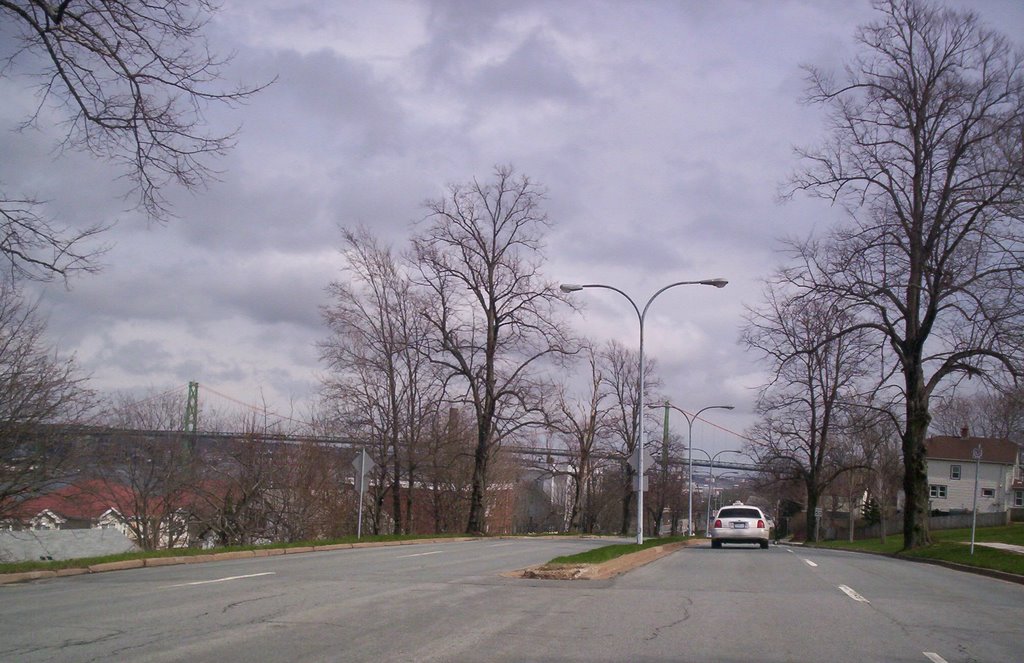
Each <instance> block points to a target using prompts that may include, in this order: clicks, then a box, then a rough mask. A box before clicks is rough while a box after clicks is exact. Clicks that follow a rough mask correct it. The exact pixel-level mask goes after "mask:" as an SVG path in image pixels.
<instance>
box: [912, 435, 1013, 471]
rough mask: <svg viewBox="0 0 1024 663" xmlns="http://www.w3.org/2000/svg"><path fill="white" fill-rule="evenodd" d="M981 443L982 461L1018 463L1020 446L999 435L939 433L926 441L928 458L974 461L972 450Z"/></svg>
mask: <svg viewBox="0 0 1024 663" xmlns="http://www.w3.org/2000/svg"><path fill="white" fill-rule="evenodd" d="M979 444H980V445H981V462H983V463H995V464H998V465H1016V464H1017V456H1018V454H1019V453H1020V448H1019V447H1018V446H1017V445H1016V444H1014V443H1013V442H1011V441H1009V440H1007V439H1004V438H998V437H953V436H949V435H937V436H935V437H930V438H928V439H927V440H926V441H925V450H926V455H927V457H928V458H935V459H943V460H963V461H969V462H973V461H974V458H973V457H972V456H971V452H972V451H973V450H974V449H975V448H976V447H977V446H978V445H979Z"/></svg>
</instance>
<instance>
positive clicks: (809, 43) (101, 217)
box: [0, 0, 1024, 450]
mask: <svg viewBox="0 0 1024 663" xmlns="http://www.w3.org/2000/svg"><path fill="white" fill-rule="evenodd" d="M950 4H952V5H953V6H957V7H971V8H974V9H975V10H977V11H978V13H979V14H980V15H981V17H982V19H983V20H984V21H985V22H986V23H988V24H990V25H991V26H993V27H997V28H998V29H1000V30H1002V31H1003V32H1004V33H1006V34H1008V35H1010V36H1011V37H1013V36H1015V35H1019V34H1021V32H1022V29H1024V3H1021V2H1019V0H975V1H974V2H970V1H968V0H950ZM875 16H876V14H875V12H874V11H873V10H872V9H871V6H870V4H869V3H868V2H867V1H865V0H834V1H833V0H774V1H754V0H750V1H741V0H722V1H720V2H698V1H696V0H682V1H668V0H665V1H651V2H639V1H636V2H624V1H623V2H613V1H607V2H602V1H599V0H590V1H583V0H565V1H554V0H551V1H542V0H535V1H531V0H525V1H519V2H507V1H504V2H492V1H484V0H482V1H472V0H452V1H440V0H438V1H429V0H407V1H402V2H389V1H386V0H368V1H365V2H344V3H332V2H327V3H324V2H300V1H295V2H281V1H280V0H278V1H276V2H274V1H271V0H246V1H242V0H226V1H225V2H224V3H223V6H222V8H221V10H220V11H219V12H218V13H217V14H216V15H215V16H214V17H213V20H212V22H211V24H210V25H209V26H208V30H207V36H208V38H209V41H210V43H211V44H212V45H213V47H214V48H215V49H216V50H217V51H218V52H220V53H222V54H233V60H232V62H231V63H230V65H229V66H228V67H227V68H226V69H225V71H224V76H225V79H226V80H227V81H231V82H243V83H247V84H259V83H263V82H266V81H269V80H271V79H275V82H274V83H273V84H272V85H271V86H269V87H268V88H267V89H266V90H264V91H263V92H261V93H259V94H258V95H256V96H255V97H254V98H252V99H251V100H250V101H249V102H248V103H247V104H245V105H243V106H241V107H239V108H234V109H215V110H213V111H212V112H211V114H210V122H211V124H212V126H214V127H215V128H224V129H228V130H230V129H231V128H233V127H237V128H238V129H239V133H238V141H237V145H236V147H235V148H234V149H233V150H232V151H231V152H230V153H229V154H228V155H227V156H226V157H224V158H222V159H220V160H219V161H217V162H216V167H217V168H218V170H219V171H220V175H219V178H218V181H216V182H212V183H211V184H210V185H209V186H208V187H206V188H204V189H202V190H198V191H193V192H187V191H182V190H173V189H172V190H168V191H167V192H166V193H167V196H168V198H169V199H170V201H171V202H172V204H173V211H174V214H175V218H173V219H170V220H169V221H168V222H166V223H164V224H153V223H149V222H147V221H146V219H145V218H144V217H143V216H142V215H141V214H139V213H138V212H137V211H134V210H132V209H131V205H130V204H129V203H128V202H126V201H125V199H124V197H123V196H124V193H125V191H126V188H127V185H126V183H125V182H124V181H123V180H122V179H119V175H120V173H119V171H118V170H117V169H116V168H115V167H114V166H113V165H111V164H108V163H106V162H104V161H102V160H97V159H96V158H94V157H90V156H87V155H84V154H80V153H75V152H68V151H63V152H61V151H59V150H58V149H57V146H56V142H57V140H59V137H60V133H59V131H58V130H57V129H55V128H54V126H55V124H56V122H57V121H59V119H60V118H59V116H57V115H53V111H52V110H51V109H48V108H44V109H43V118H42V119H43V120H44V121H43V122H40V123H39V126H38V127H36V128H31V129H28V130H22V131H16V130H15V129H16V128H17V126H18V124H19V122H20V121H21V120H23V119H24V118H25V116H26V114H27V113H29V112H31V111H32V110H33V109H34V108H35V106H36V104H37V103H38V102H37V101H36V100H35V99H34V97H33V94H32V91H31V89H30V87H29V83H30V81H27V79H25V78H24V77H19V76H2V77H0V99H4V100H5V101H4V103H3V104H0V183H2V184H3V186H4V187H5V188H6V189H7V191H17V192H27V193H31V194H33V195H35V196H37V197H38V198H41V199H45V200H47V201H50V202H49V205H48V210H49V211H50V213H51V214H52V215H53V216H54V217H55V218H58V219H60V220H62V221H64V222H66V223H68V224H70V225H76V226H82V227H84V226H86V225H89V224H92V223H95V222H103V223H109V222H114V223H115V225H114V226H113V227H112V228H111V229H110V230H109V231H108V232H107V233H105V234H104V235H103V238H102V239H103V241H104V242H105V243H107V244H109V247H110V248H109V250H108V251H107V253H106V254H105V255H104V256H103V259H102V263H103V266H104V268H103V269H102V271H100V272H99V273H98V274H94V275H84V276H80V277H77V278H75V279H73V280H72V281H71V282H70V283H69V284H68V285H67V286H65V284H63V283H60V282H54V283H49V284H32V285H31V286H30V291H31V293H32V296H33V297H35V298H37V299H38V301H39V306H40V311H41V312H42V313H43V314H44V315H45V316H46V317H47V319H48V321H49V334H50V338H51V339H52V342H53V343H54V345H55V346H56V347H57V348H59V350H60V351H61V352H62V353H65V354H73V355H74V356H75V357H76V360H77V362H78V363H79V365H80V367H81V368H82V370H83V371H84V372H85V373H87V374H88V375H90V376H91V386H92V387H93V388H94V389H97V390H100V391H103V392H113V391H122V392H130V393H135V392H139V393H141V392H163V391H167V390H171V389H175V388H180V390H181V394H182V399H183V402H184V394H185V385H186V384H187V383H188V382H189V381H192V380H195V381H198V382H199V383H200V400H201V401H203V400H204V398H214V394H212V393H211V392H216V394H217V395H226V396H230V397H231V398H233V399H236V400H237V401H240V402H243V403H249V404H259V405H262V404H264V403H265V404H266V405H267V406H268V407H269V408H270V409H272V410H274V411H276V412H278V413H281V414H285V415H287V414H296V415H301V414H302V413H304V412H306V411H308V409H309V407H310V405H311V403H312V401H313V398H314V396H315V394H316V391H317V389H318V386H319V384H320V379H321V377H322V376H323V371H324V369H323V366H322V365H321V363H320V361H319V359H318V353H317V349H316V343H317V341H319V340H322V339H323V338H325V335H326V328H325V326H324V324H323V322H322V318H321V313H320V307H321V306H322V305H324V304H326V303H327V296H326V290H325V289H326V287H327V285H328V283H329V282H330V281H331V280H334V279H338V278H340V277H341V276H342V272H341V260H340V256H339V252H338V249H339V247H340V244H341V242H340V232H339V227H341V226H346V227H354V226H356V225H359V224H361V225H364V226H366V227H368V228H369V229H371V230H372V231H373V232H374V233H376V234H377V235H378V236H379V237H380V238H382V239H383V240H384V241H386V242H388V243H390V244H392V245H393V246H394V247H395V248H396V249H397V250H401V249H404V248H405V246H406V243H407V241H408V238H409V237H410V235H411V233H412V231H413V224H414V223H415V222H416V221H418V220H420V219H422V218H423V217H424V215H425V210H424V206H423V204H424V202H425V201H427V200H430V199H434V198H437V197H439V196H441V195H443V193H444V191H445V187H446V186H447V185H448V184H451V183H460V182H466V181H469V180H471V179H472V178H478V179H481V180H485V179H487V178H488V177H489V176H490V175H491V173H492V172H493V170H494V167H495V166H496V165H499V164H510V165H512V166H514V167H515V169H516V170H517V172H519V173H522V174H526V175H528V176H529V177H530V178H532V179H533V180H535V181H537V182H539V183H540V184H542V185H543V186H544V187H545V189H546V191H547V198H546V201H545V211H546V212H547V214H548V216H549V218H550V220H551V221H552V222H553V228H552V230H551V232H550V234H549V235H548V237H547V246H546V250H545V254H546V257H547V264H546V267H545V274H546V276H547V277H548V278H550V279H551V280H553V281H557V282H569V283H604V284H609V285H613V286H615V287H618V288H620V289H622V290H624V291H625V292H627V293H629V294H630V295H631V296H632V297H633V298H634V300H636V301H637V302H638V304H640V305H641V306H642V305H643V303H644V302H645V301H646V300H647V299H648V297H650V296H651V295H652V294H653V293H654V292H656V291H657V290H658V289H659V288H661V287H662V286H664V285H667V284H669V283H673V282H676V281H683V280H698V279H706V278H714V277H722V278H726V279H728V280H729V286H728V287H726V288H724V289H721V290H719V289H715V288H709V287H694V286H686V287H679V288H675V289H672V290H669V291H667V292H665V293H663V294H662V295H661V296H659V298H658V299H657V300H656V301H655V302H654V303H653V304H652V305H651V309H650V313H649V315H648V317H647V319H646V324H645V335H646V338H645V352H646V356H647V357H648V358H649V359H653V360H655V361H656V362H657V366H658V372H659V375H660V378H661V379H662V381H663V383H664V387H663V389H662V395H663V396H665V397H667V398H669V399H670V400H671V402H672V403H673V404H674V405H677V406H678V407H681V408H683V409H685V410H687V411H689V412H694V411H696V410H698V409H700V408H702V407H705V406H707V405H718V404H731V405H734V406H735V410H734V411H732V412H724V411H718V412H711V413H708V418H709V419H712V420H714V421H715V422H716V423H719V424H721V425H722V426H724V427H727V428H729V429H732V430H735V431H742V430H743V428H745V427H746V426H748V425H750V424H751V423H752V422H753V405H754V401H755V398H756V393H757V392H756V388H757V387H758V386H759V385H760V384H761V383H762V381H763V380H764V377H765V374H764V368H763V366H761V365H759V364H758V362H757V358H756V357H755V356H752V355H750V354H747V353H746V352H745V351H744V350H743V348H742V347H741V346H740V345H739V343H738V337H739V330H740V327H741V325H742V324H743V313H744V307H745V306H756V305H757V304H758V302H759V299H760V290H761V284H762V282H763V279H764V278H765V277H766V276H767V275H768V274H769V273H770V272H771V271H772V269H773V268H775V267H776V266H778V265H779V264H780V261H781V260H782V258H781V257H780V255H779V254H778V252H777V249H778V246H779V244H778V240H779V238H781V237H784V236H797V237H802V236H805V235H806V234H808V233H810V232H812V231H814V230H816V229H818V230H821V229H825V228H828V227H829V226H831V225H832V224H834V223H836V222H837V221H839V220H841V219H842V213H841V212H840V211H839V210H837V209H834V208H832V207H830V206H829V205H828V204H827V203H826V202H823V201H820V200H812V199H808V198H805V197H801V196H799V195H798V196H796V197H795V198H794V199H792V200H790V201H788V202H780V200H779V193H780V190H781V186H782V185H783V183H784V182H785V180H786V178H787V176H788V175H789V174H790V173H791V172H792V171H793V170H794V169H796V168H797V166H798V165H799V162H798V161H797V159H796V157H795V155H794V152H793V148H794V147H796V146H798V145H808V144H813V143H815V142H817V141H820V140H822V139H824V137H825V133H824V132H825V116H824V113H823V111H822V109H820V108H816V107H810V106H806V105H802V104H801V103H800V97H801V92H802V90H803V86H804V80H803V71H802V69H801V65H808V64H810V65H814V66H817V67H822V68H826V69H829V68H839V67H841V66H842V64H843V63H844V62H845V61H847V60H848V59H849V58H850V57H851V56H852V55H853V54H854V53H855V45H854V42H853V34H854V30H855V28H856V26H857V25H858V24H861V23H864V22H866V21H868V20H872V19H873V18H875ZM9 38H10V37H9V35H8V34H5V33H4V32H3V31H0V40H3V39H9ZM0 46H2V44H0ZM47 119H52V120H53V122H51V123H49V124H48V123H47V122H46V121H45V120H47ZM574 296H575V297H577V298H578V299H579V300H580V301H581V303H584V304H585V311H584V313H583V314H582V315H581V316H578V317H575V318H574V324H575V326H576V328H577V329H578V330H579V331H581V332H584V333H586V334H587V335H588V336H589V337H591V338H593V339H595V340H597V341H605V340H609V339H617V340H619V341H621V342H622V343H624V344H626V345H627V346H628V347H635V345H636V343H637V338H638V324H637V320H636V316H635V314H633V313H632V309H631V308H630V307H629V304H628V302H626V301H625V300H623V299H622V298H621V297H619V296H618V295H616V294H615V293H612V292H610V291H604V290H587V291H582V292H579V293H576V294H575V295H574ZM209 402H210V401H207V403H209ZM683 425H685V422H683V421H677V422H674V423H673V426H674V427H681V426H683ZM698 435H703V436H706V438H700V437H695V445H697V446H699V445H700V444H704V445H705V446H707V447H708V448H710V449H713V450H717V449H719V448H729V447H731V448H737V447H738V446H739V444H740V441H739V440H738V438H735V437H733V436H730V435H728V434H725V433H722V432H721V431H717V430H716V429H713V428H711V427H709V426H702V425H700V424H698V428H697V429H695V436H698Z"/></svg>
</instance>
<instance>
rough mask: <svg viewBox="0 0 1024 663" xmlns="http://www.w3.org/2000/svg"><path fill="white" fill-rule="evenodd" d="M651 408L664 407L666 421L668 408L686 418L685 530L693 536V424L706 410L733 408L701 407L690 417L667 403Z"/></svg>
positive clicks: (729, 407) (728, 406)
mask: <svg viewBox="0 0 1024 663" xmlns="http://www.w3.org/2000/svg"><path fill="white" fill-rule="evenodd" d="M651 407H664V408H665V418H666V419H668V408H672V409H673V410H675V411H676V412H678V413H679V414H681V415H683V416H684V417H686V424H687V428H688V432H687V436H686V447H687V451H686V465H687V471H686V475H687V476H686V487H687V490H688V492H689V495H688V497H687V499H686V501H687V502H688V505H687V509H688V512H689V513H688V514H687V518H688V520H687V525H686V526H687V529H688V531H689V534H690V536H693V422H694V421H696V420H697V418H698V417H700V413H701V412H704V411H706V410H731V409H733V406H732V405H708V406H707V407H702V408H701V409H699V410H697V413H696V414H694V415H692V416H691V415H690V413H689V412H687V411H686V410H684V409H682V408H678V407H676V406H675V405H672V404H671V403H669V402H668V401H665V404H664V405H652V406H651ZM698 451H704V450H703V449H698ZM704 453H707V452H706V451H704ZM719 453H725V452H724V451H723V452H719ZM734 453H736V452H734ZM717 456H718V454H715V457H717ZM708 457H709V458H710V455H709V456H708ZM713 465H714V461H713V460H712V466H713Z"/></svg>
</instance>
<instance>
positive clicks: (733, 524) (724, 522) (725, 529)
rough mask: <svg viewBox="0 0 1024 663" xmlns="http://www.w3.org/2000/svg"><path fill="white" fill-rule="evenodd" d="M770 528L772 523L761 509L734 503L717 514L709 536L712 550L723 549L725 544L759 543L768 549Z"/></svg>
mask: <svg viewBox="0 0 1024 663" xmlns="http://www.w3.org/2000/svg"><path fill="white" fill-rule="evenodd" d="M770 528H771V521H770V520H769V519H768V517H767V516H765V515H764V512H763V511H761V509H759V508H757V507H756V506H749V505H746V504H744V503H743V502H733V503H732V505H730V506H723V507H722V508H721V509H719V510H718V513H716V514H715V521H714V524H713V525H712V527H711V530H710V531H709V532H708V536H710V537H711V547H712V548H721V547H722V544H723V543H757V544H760V546H761V547H762V548H767V547H768V537H769V531H770Z"/></svg>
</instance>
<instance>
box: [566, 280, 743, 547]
mask: <svg viewBox="0 0 1024 663" xmlns="http://www.w3.org/2000/svg"><path fill="white" fill-rule="evenodd" d="M728 284H729V282H728V281H726V280H725V279H703V280H701V281H677V282H675V283H669V284H668V285H667V286H665V287H663V288H662V289H661V290H658V291H657V292H655V293H654V294H653V295H651V298H650V299H648V300H647V303H646V304H644V308H643V310H642V311H641V310H640V307H639V306H637V305H636V302H635V301H633V298H632V297H630V296H629V295H627V294H626V293H625V292H623V291H622V290H619V289H618V288H616V287H615V286H611V285H604V284H603V283H585V284H582V285H581V284H578V283H563V284H562V285H560V286H559V288H560V289H561V290H562V292H576V291H578V290H583V289H584V288H604V289H605V290H614V291H615V292H617V293H619V294H620V295H622V296H623V297H625V298H626V301H628V302H629V303H630V305H632V307H633V310H634V311H636V317H637V319H638V320H639V321H640V379H639V382H640V404H639V405H640V407H639V408H638V412H639V417H640V421H639V425H640V445H639V449H638V453H637V464H636V474H637V477H638V482H637V491H636V495H637V498H636V543H637V545H643V542H644V448H645V446H646V444H647V436H646V435H645V434H644V319H645V318H646V317H647V309H649V308H650V307H651V303H652V302H653V301H654V300H655V299H656V298H657V297H658V295H660V294H661V293H663V292H665V291H666V290H668V289H669V288H674V287H676V286H680V285H710V286H713V287H715V288H724V287H725V286H726V285H728ZM690 472H691V478H692V472H693V469H692V467H691V469H690ZM692 496H693V494H692V490H691V499H692ZM692 515H693V514H692V513H691V517H692Z"/></svg>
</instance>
